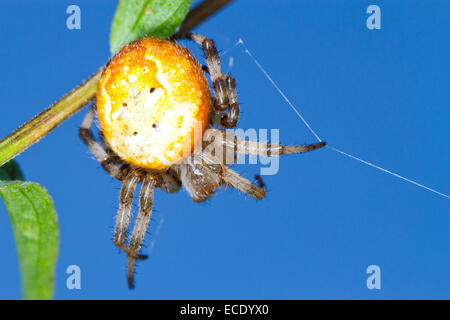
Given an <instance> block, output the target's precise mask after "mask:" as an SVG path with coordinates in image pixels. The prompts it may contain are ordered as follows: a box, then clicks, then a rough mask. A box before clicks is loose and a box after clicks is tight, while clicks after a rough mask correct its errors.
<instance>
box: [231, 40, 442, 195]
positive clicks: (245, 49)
mask: <svg viewBox="0 0 450 320" xmlns="http://www.w3.org/2000/svg"><path fill="white" fill-rule="evenodd" d="M238 45H241V46H242V48H243V49H244V52H245V53H246V54H247V55H248V56H249V57H250V58H251V59H252V61H253V62H254V63H255V64H256V66H257V67H258V69H259V70H260V71H261V72H262V73H263V74H264V76H265V77H266V78H267V79H268V80H269V82H270V83H271V84H272V85H273V86H274V87H275V89H276V90H277V91H278V93H279V94H280V95H281V96H282V97H283V99H284V100H285V101H286V102H287V104H288V105H289V106H290V107H291V109H292V110H293V111H294V112H295V113H296V114H297V116H298V117H299V118H300V120H301V121H302V122H303V123H304V124H305V125H306V127H307V128H308V129H309V131H311V133H312V134H313V135H314V136H315V137H316V139H317V140H318V141H319V142H322V139H320V137H319V135H318V134H317V133H316V132H315V131H314V130H313V129H312V128H311V126H310V125H309V123H308V122H307V121H306V120H305V118H303V117H302V115H301V114H300V112H299V111H298V110H297V108H296V107H295V106H294V105H293V104H292V103H291V101H290V100H289V99H288V98H287V96H286V95H285V94H284V92H283V91H282V90H281V89H280V87H279V86H278V85H277V84H276V83H275V81H274V80H273V79H272V77H271V76H270V75H269V73H268V72H267V71H266V70H265V69H264V68H263V66H262V65H261V64H260V63H259V61H258V60H257V59H256V58H255V57H254V56H253V54H252V53H251V52H250V50H248V48H247V46H246V45H245V43H244V41H243V40H242V39H239V41H238V42H236V43H235V44H234V46H238ZM326 147H327V148H328V149H330V150H333V151H334V152H337V153H339V154H341V155H344V156H347V157H349V158H350V159H353V160H356V161H359V162H361V163H363V164H365V165H368V166H370V167H372V168H375V169H378V170H380V171H382V172H384V173H387V174H390V175H392V176H394V177H396V178H398V179H401V180H404V181H406V182H409V183H411V184H413V185H415V186H417V187H419V188H422V189H425V190H428V191H431V192H433V193H435V194H438V195H440V196H442V197H444V198H447V199H449V198H450V196H448V195H447V194H445V193H442V192H439V191H437V190H434V189H432V188H430V187H427V186H425V185H423V184H420V183H418V182H416V181H414V180H411V179H408V178H405V177H403V176H401V175H399V174H397V173H395V172H392V171H389V170H387V169H384V168H382V167H380V166H377V165H375V164H373V163H370V162H368V161H365V160H363V159H361V158H358V157H356V156H353V155H351V154H349V153H346V152H344V151H342V150H339V149H337V148H335V147H332V146H330V145H327V146H326Z"/></svg>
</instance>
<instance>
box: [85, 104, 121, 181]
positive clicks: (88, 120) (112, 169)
mask: <svg viewBox="0 0 450 320" xmlns="http://www.w3.org/2000/svg"><path fill="white" fill-rule="evenodd" d="M94 117H95V104H94V105H93V106H92V107H91V109H89V111H88V113H87V114H86V116H85V117H84V120H83V122H82V123H81V127H80V129H79V135H80V137H81V139H82V140H83V141H84V143H85V144H86V145H87V146H88V148H89V150H90V151H91V152H92V153H93V154H94V156H95V157H96V158H97V160H98V161H99V162H100V163H101V165H102V167H103V168H104V169H105V170H106V172H108V173H109V174H110V175H111V176H113V177H114V178H116V179H118V180H123V178H124V173H125V171H124V170H121V168H119V167H118V166H117V164H116V163H115V161H114V158H113V157H111V155H110V154H109V153H108V152H107V151H106V150H105V148H104V147H103V146H102V145H101V144H100V143H98V142H97V141H96V140H95V138H94V135H93V134H92V131H91V127H92V123H93V121H94Z"/></svg>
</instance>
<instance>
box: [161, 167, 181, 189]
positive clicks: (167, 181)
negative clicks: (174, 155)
mask: <svg viewBox="0 0 450 320" xmlns="http://www.w3.org/2000/svg"><path fill="white" fill-rule="evenodd" d="M159 176H160V178H161V179H160V182H159V184H158V187H159V188H161V189H163V190H165V191H167V192H169V193H175V192H177V191H178V190H180V188H181V182H180V181H179V180H177V179H176V178H175V177H174V176H172V175H171V174H170V173H169V172H161V173H159Z"/></svg>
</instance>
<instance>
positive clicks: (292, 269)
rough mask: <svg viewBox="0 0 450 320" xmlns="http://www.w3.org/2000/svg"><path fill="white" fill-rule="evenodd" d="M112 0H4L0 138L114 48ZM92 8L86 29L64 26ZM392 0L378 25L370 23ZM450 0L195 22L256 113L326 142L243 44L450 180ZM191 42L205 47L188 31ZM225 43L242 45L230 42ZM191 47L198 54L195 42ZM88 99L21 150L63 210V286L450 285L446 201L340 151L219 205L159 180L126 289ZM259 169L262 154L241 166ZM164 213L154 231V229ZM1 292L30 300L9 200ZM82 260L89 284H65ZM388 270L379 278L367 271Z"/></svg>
mask: <svg viewBox="0 0 450 320" xmlns="http://www.w3.org/2000/svg"><path fill="white" fill-rule="evenodd" d="M116 3H117V2H116V1H110V0H102V1H100V0H96V1H88V0H84V1H81V0H76V1H43V0H40V1H31V0H30V1H23V0H22V1H12V0H10V1H7V2H4V3H3V4H2V9H1V12H0V37H1V38H0V41H1V43H2V49H1V59H0V70H1V80H0V81H1V86H0V96H1V98H2V111H1V126H0V136H2V137H3V136H6V135H7V134H8V133H9V132H11V131H12V130H14V129H15V128H16V127H17V126H19V125H20V124H22V123H23V122H25V121H27V120H29V119H30V118H32V117H33V116H34V115H35V114H37V113H39V112H40V111H42V110H43V109H44V108H45V107H47V106H48V105H50V104H51V103H53V102H54V101H56V100H57V99H58V98H59V97H61V96H62V95H64V94H65V93H66V92H67V91H68V90H70V89H72V88H73V87H74V86H76V85H77V84H79V83H80V82H81V81H82V80H83V79H85V78H86V77H87V76H89V75H90V74H92V73H93V72H94V71H95V70H97V68H98V67H100V66H101V65H103V64H104V63H105V62H106V61H107V60H108V58H109V40H108V39H109V29H110V24H111V20H112V17H113V14H114V11H115V7H116ZM70 4H77V5H79V6H80V7H81V14H82V17H81V18H82V29H81V30H68V29H67V28H66V19H67V17H68V15H67V14H66V8H67V6H68V5H70ZM371 4H377V5H379V6H380V8H381V14H382V17H381V18H382V22H381V23H382V29H381V30H368V29H367V28H366V18H367V17H368V14H366V8H367V7H368V6H369V5H371ZM449 12H450V3H449V2H448V1H444V0H442V1H438V0H435V1H425V0H423V1H392V0H391V1H379V0H377V1H362V0H361V1H314V2H313V1H298V0H295V1H294V0H292V1H287V0H283V1H257V2H256V1H246V0H239V1H237V2H236V3H234V4H232V5H230V6H229V7H227V8H226V9H225V10H223V11H222V12H220V14H218V15H217V16H215V17H214V18H212V19H210V20H209V21H208V22H206V23H204V24H203V25H202V26H201V27H199V28H197V29H196V31H197V32H199V33H202V34H205V35H207V36H209V37H211V38H212V39H214V40H215V41H216V43H217V46H218V47H219V48H220V49H221V50H223V51H226V54H225V55H224V56H223V57H222V59H223V63H224V69H225V71H226V70H227V69H228V67H227V64H228V60H229V58H230V57H233V58H234V65H233V66H232V68H231V73H232V75H233V76H234V77H236V79H237V81H238V90H239V99H240V102H241V103H242V104H241V107H242V117H241V120H240V122H239V126H240V127H242V128H279V129H280V136H281V141H282V142H284V143H289V144H293V143H310V142H311V143H312V142H315V138H314V136H313V135H312V134H311V133H310V132H309V131H308V130H307V128H306V127H305V126H304V125H303V124H302V123H301V122H300V120H299V119H298V118H297V116H296V115H295V114H294V113H293V111H292V110H291V109H290V107H289V106H288V105H287V104H286V103H285V101H284V100H283V99H282V98H281V97H280V95H279V94H278V93H277V91H276V90H275V89H274V87H273V86H272V85H271V84H270V83H269V81H268V80H267V79H266V78H265V77H264V75H263V74H262V73H261V72H260V71H259V70H258V69H257V67H256V65H255V64H254V63H253V62H252V60H251V59H250V58H249V57H248V56H247V55H246V54H245V53H244V52H243V50H242V48H241V47H233V44H234V43H235V42H236V41H237V40H238V39H239V38H242V39H243V40H244V41H245V43H246V45H247V46H248V48H249V49H250V50H251V51H252V53H253V54H254V55H255V56H256V57H257V59H259V61H260V62H261V63H262V65H263V66H264V67H265V68H266V69H267V71H268V72H269V73H270V74H271V75H272V77H273V78H274V80H275V81H276V82H277V83H278V85H279V86H280V87H281V88H282V89H283V90H284V91H285V93H286V94H287V96H288V97H289V98H290V99H291V101H292V102H293V103H294V104H295V105H296V106H297V107H298V108H299V110H300V112H301V113H302V115H303V116H304V117H305V118H306V119H307V120H308V121H309V122H310V124H311V126H312V127H313V128H314V129H315V130H316V131H317V133H318V134H319V135H320V137H321V138H323V139H324V140H325V141H327V142H328V143H330V145H333V146H335V147H337V148H340V149H342V150H344V151H346V152H348V153H351V154H354V155H357V156H359V157H362V158H363V159H365V160H368V161H371V162H374V163H376V164H378V165H380V166H382V167H385V168H387V169H390V170H392V171H395V172H397V173H399V174H401V175H404V176H406V177H408V178H411V179H414V180H416V181H418V182H420V183H423V184H425V185H428V186H430V187H434V188H436V189H438V190H440V191H442V192H444V193H447V194H448V193H450V185H449V173H450V171H449V166H448V163H450V153H449V148H448V139H449V120H450V111H449V101H450V91H449V90H448V88H449V76H448V75H449V71H450V70H449V67H450V66H449V59H448V57H449V53H450V50H449V49H450V45H449V41H448V31H449V27H450V21H449V19H448V17H449ZM190 47H191V48H194V47H193V46H190ZM227 50H229V51H227ZM193 52H194V53H195V54H196V55H197V56H198V57H201V52H200V50H198V49H197V48H195V49H193ZM85 112H86V111H85V110H83V111H82V112H80V113H78V114H77V115H75V116H74V117H72V118H70V119H69V120H68V121H66V122H65V123H63V124H62V125H61V126H60V127H58V128H57V129H56V130H55V131H54V132H52V133H51V134H50V135H49V136H47V137H46V138H45V139H43V140H42V141H41V142H40V143H38V144H36V145H34V146H33V147H31V148H30V149H29V150H27V151H26V152H24V153H23V154H22V155H20V156H19V157H18V158H17V160H18V161H19V163H20V165H21V166H22V168H23V171H24V173H25V176H26V178H27V179H28V180H32V181H37V182H39V183H41V184H42V185H44V186H45V187H46V188H47V189H48V190H49V192H50V194H51V195H52V196H53V199H54V201H55V205H56V209H57V211H58V219H59V225H60V237H61V239H60V255H59V259H58V264H57V269H56V291H55V298H56V299H132V298H136V299H184V298H186V299H197V298H202V299H231V298H233V299H246V298H250V299H303V298H306V299H316V298H320V299H380V298H385V299H398V298H402V299H406V298H414V299H416V298H425V299H431V298H438V299H449V298H450V277H449V273H450V270H449V268H450V241H449V227H450V210H449V204H450V202H449V199H446V198H443V197H441V196H438V195H436V194H434V193H431V192H429V191H426V190H424V189H420V188H418V187H416V186H414V185H411V184H408V183H406V182H404V181H401V180H399V179H397V178H395V177H393V176H390V175H387V174H385V173H382V172H380V171H378V170H376V169H373V168H371V167H368V166H366V165H363V164H362V163H359V162H357V161H354V160H351V159H349V158H348V157H345V156H342V155H340V154H338V153H336V152H334V151H332V150H330V149H322V150H319V151H315V152H311V153H308V154H303V155H298V156H285V157H283V158H282V159H281V163H280V171H279V173H278V174H277V175H275V176H266V177H265V181H266V184H267V185H268V188H269V192H268V195H267V198H266V199H264V200H262V201H255V200H253V199H252V198H246V197H245V196H244V195H243V194H240V193H238V192H237V191H235V190H230V189H228V190H226V191H225V190H223V189H222V190H221V191H219V192H217V195H216V196H215V197H213V198H212V199H211V200H210V201H208V202H207V203H205V204H196V203H193V202H192V201H191V200H190V198H189V197H188V195H187V193H186V192H184V191H182V192H179V193H178V194H175V195H169V194H166V193H164V192H162V191H160V190H158V191H157V192H156V194H155V204H154V209H155V214H154V221H153V222H152V230H154V231H152V232H151V233H152V235H153V236H154V235H155V233H158V235H157V236H156V238H155V237H154V238H155V239H156V242H155V245H154V247H153V249H151V250H150V247H151V246H152V245H151V243H152V240H150V238H151V237H150V236H147V239H146V245H147V247H146V248H144V250H143V252H144V253H149V254H150V258H149V260H147V261H145V262H141V263H139V265H138V268H137V275H136V289H135V290H134V291H130V290H128V288H127V286H126V277H125V270H126V257H125V255H124V254H121V253H119V250H118V249H117V248H116V247H115V246H114V244H113V242H112V229H113V226H114V216H115V214H116V212H115V211H116V209H117V205H118V193H119V188H120V184H119V183H118V182H117V181H113V180H112V178H111V177H109V176H108V175H107V174H105V172H104V171H103V170H102V168H101V166H100V165H99V163H97V162H96V161H94V160H93V157H92V156H91V155H90V154H89V153H88V151H87V148H86V146H84V145H83V144H82V142H81V140H80V139H79V137H78V135H77V129H78V127H79V125H80V123H81V121H82V117H83V116H84V114H85ZM238 169H239V171H240V172H245V176H246V177H248V178H250V179H252V177H253V175H254V174H255V173H257V172H258V167H257V166H255V165H247V166H245V167H243V168H242V167H239V168H238ZM161 220H163V222H164V223H163V224H162V226H161V228H160V230H159V232H156V229H158V228H157V226H158V225H159V224H160V222H161ZM0 254H1V261H2V263H1V264H0V298H3V299H5V298H9V299H16V298H20V296H21V293H20V278H19V269H18V262H17V256H16V252H15V247H14V240H13V234H12V230H11V225H10V221H9V219H8V215H7V213H6V211H5V209H4V206H3V205H2V206H1V208H0ZM72 264H75V265H79V266H80V268H81V272H82V283H81V285H82V288H81V290H72V291H71V290H68V289H67V288H66V278H67V275H66V273H65V271H66V268H67V267H68V266H69V265H72ZM372 264H375V265H379V266H380V267H381V277H382V278H381V286H382V288H381V290H368V289H367V287H366V279H367V277H368V275H367V274H366V268H367V267H368V266H369V265H372Z"/></svg>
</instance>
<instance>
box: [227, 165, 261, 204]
mask: <svg viewBox="0 0 450 320" xmlns="http://www.w3.org/2000/svg"><path fill="white" fill-rule="evenodd" d="M222 179H223V181H224V182H225V183H226V184H228V185H230V186H232V187H234V188H236V189H238V190H241V191H242V192H244V193H246V194H249V195H251V196H252V197H253V198H255V199H258V200H261V199H262V198H264V196H265V195H266V186H265V185H264V182H263V180H262V178H261V177H260V176H256V180H257V181H258V184H259V186H256V185H254V184H253V183H251V182H250V181H249V180H247V179H246V178H244V177H243V176H241V175H240V174H238V173H237V172H235V171H233V170H232V169H231V168H229V167H227V166H223V167H222Z"/></svg>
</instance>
